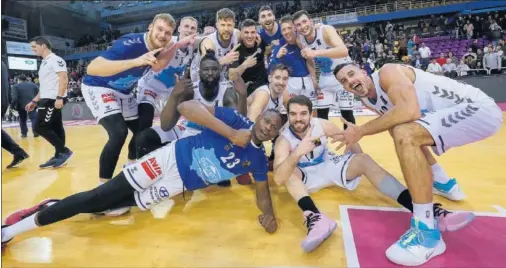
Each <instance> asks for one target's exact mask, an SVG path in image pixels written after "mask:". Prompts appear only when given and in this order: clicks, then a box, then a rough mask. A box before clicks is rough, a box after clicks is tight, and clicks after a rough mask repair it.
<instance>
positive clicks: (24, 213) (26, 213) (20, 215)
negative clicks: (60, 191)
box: [4, 199, 60, 225]
mask: <svg viewBox="0 0 506 268" xmlns="http://www.w3.org/2000/svg"><path fill="white" fill-rule="evenodd" d="M58 201H60V200H58V199H46V200H44V201H42V202H40V203H38V204H37V205H35V206H33V207H31V208H25V209H20V210H18V211H14V212H12V213H11V214H9V216H7V217H6V218H5V220H4V224H5V225H13V224H15V223H17V222H19V221H21V220H22V219H24V218H27V217H30V216H32V215H33V214H35V213H37V212H39V211H41V210H43V209H45V208H47V207H49V206H50V205H52V203H56V202H58Z"/></svg>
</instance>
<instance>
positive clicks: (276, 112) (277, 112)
mask: <svg viewBox="0 0 506 268" xmlns="http://www.w3.org/2000/svg"><path fill="white" fill-rule="evenodd" d="M266 113H275V114H276V115H277V116H279V118H281V121H283V116H282V115H281V112H280V111H278V110H277V109H274V108H269V109H267V110H265V111H264V112H263V113H262V114H266Z"/></svg>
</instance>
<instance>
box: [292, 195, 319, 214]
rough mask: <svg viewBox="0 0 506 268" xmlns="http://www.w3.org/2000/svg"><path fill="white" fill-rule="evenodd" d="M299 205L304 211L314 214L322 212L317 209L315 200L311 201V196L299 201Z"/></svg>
mask: <svg viewBox="0 0 506 268" xmlns="http://www.w3.org/2000/svg"><path fill="white" fill-rule="evenodd" d="M297 205H299V207H300V209H302V211H308V210H309V211H311V212H314V213H320V211H319V210H318V209H317V208H316V206H315V204H314V203H313V199H311V197H310V196H304V197H303V198H301V199H299V201H298V202H297Z"/></svg>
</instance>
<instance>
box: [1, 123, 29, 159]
mask: <svg viewBox="0 0 506 268" xmlns="http://www.w3.org/2000/svg"><path fill="white" fill-rule="evenodd" d="M2 148H4V149H5V150H6V151H8V152H9V153H11V154H12V155H17V154H23V153H24V152H25V151H24V150H23V149H21V147H19V145H18V144H17V143H16V142H15V141H14V140H13V139H12V138H11V136H9V134H7V132H5V131H4V130H3V129H2Z"/></svg>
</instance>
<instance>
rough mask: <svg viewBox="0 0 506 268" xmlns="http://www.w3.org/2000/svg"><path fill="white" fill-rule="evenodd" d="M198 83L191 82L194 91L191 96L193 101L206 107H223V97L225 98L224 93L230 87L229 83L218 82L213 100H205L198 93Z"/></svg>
mask: <svg viewBox="0 0 506 268" xmlns="http://www.w3.org/2000/svg"><path fill="white" fill-rule="evenodd" d="M199 83H200V81H199V82H193V90H194V91H195V92H194V94H193V99H194V100H198V101H199V102H200V103H202V104H204V105H207V106H220V107H221V106H223V96H225V92H226V91H227V89H228V88H229V87H230V83H228V82H227V81H225V82H220V88H219V90H218V94H217V95H216V97H215V98H214V99H213V100H206V99H204V97H203V96H202V94H201V93H200V88H199Z"/></svg>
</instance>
